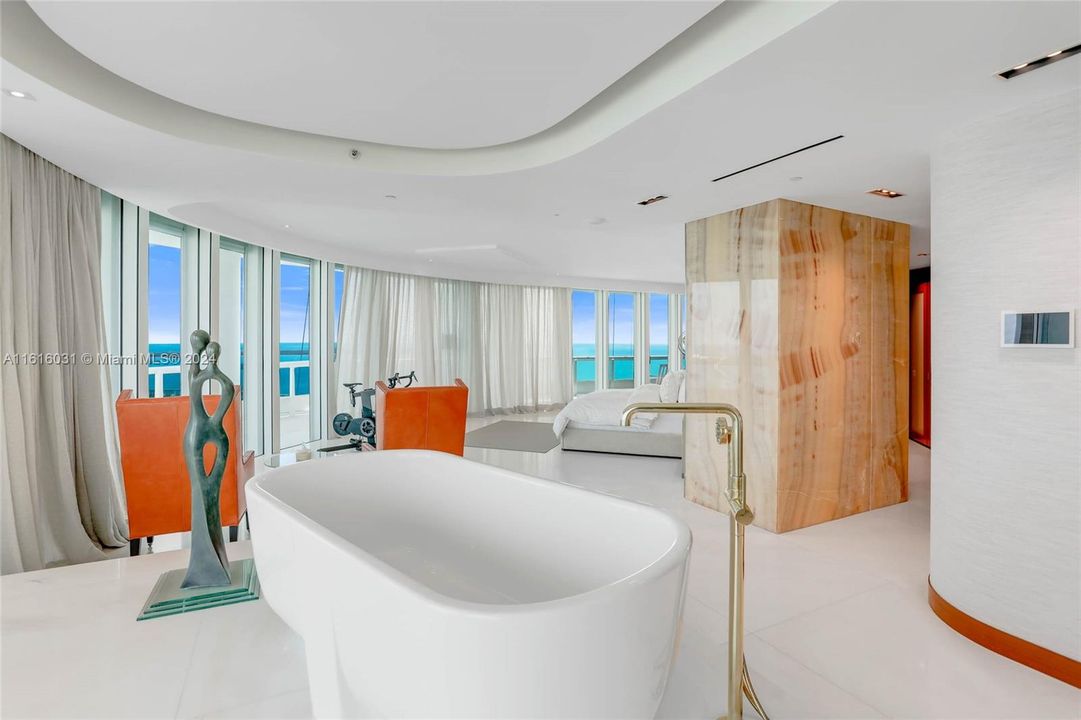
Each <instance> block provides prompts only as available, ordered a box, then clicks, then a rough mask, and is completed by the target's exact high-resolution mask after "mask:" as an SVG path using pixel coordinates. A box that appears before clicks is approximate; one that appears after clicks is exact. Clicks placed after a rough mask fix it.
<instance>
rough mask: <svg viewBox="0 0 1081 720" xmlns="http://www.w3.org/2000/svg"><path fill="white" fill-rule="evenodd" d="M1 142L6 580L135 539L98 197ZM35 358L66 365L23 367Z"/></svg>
mask: <svg viewBox="0 0 1081 720" xmlns="http://www.w3.org/2000/svg"><path fill="white" fill-rule="evenodd" d="M0 141H2V148H0V166H2V170H0V209H2V211H3V212H0V218H2V220H0V360H2V362H0V408H2V415H0V475H2V478H0V493H2V495H0V504H2V506H3V518H2V525H0V532H2V551H0V572H3V573H10V572H20V571H24V570H36V569H40V568H43V567H49V566H52V565H62V564H68V563H76V562H85V561H89V560H100V559H102V558H104V557H105V554H104V552H103V550H102V548H103V547H123V546H125V545H126V544H127V534H128V530H127V522H126V520H125V513H124V502H123V499H122V498H123V486H122V484H121V479H120V463H119V446H118V443H117V435H116V420H115V414H114V409H113V405H112V392H111V390H110V388H109V376H108V372H107V367H106V366H105V365H104V364H101V363H99V362H98V357H99V355H100V354H101V353H104V352H105V341H104V338H105V329H104V314H103V311H102V301H101V274H100V273H101V250H100V247H101V191H100V190H98V188H96V187H94V186H93V185H90V184H88V183H86V182H83V181H82V180H80V179H79V178H76V177H75V176H73V175H70V174H69V173H67V172H64V171H63V170H61V169H60V168H58V167H56V166H55V165H52V164H51V163H49V162H47V161H45V160H44V159H42V158H41V157H39V156H38V155H35V154H34V153H32V152H30V151H29V150H27V149H26V148H24V147H22V146H21V145H19V144H18V143H16V142H14V141H13V140H11V139H10V138H8V137H7V136H0ZM38 353H46V354H52V358H53V360H59V362H45V363H42V362H35V363H29V362H22V361H23V360H24V357H25V356H26V355H37V354H38ZM61 355H66V356H67V357H66V358H62V357H61ZM87 358H89V360H90V361H89V362H87Z"/></svg>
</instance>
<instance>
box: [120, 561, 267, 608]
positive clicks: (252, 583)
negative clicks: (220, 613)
mask: <svg viewBox="0 0 1081 720" xmlns="http://www.w3.org/2000/svg"><path fill="white" fill-rule="evenodd" d="M187 572H188V570H187V568H180V569H178V570H170V571H169V572H167V573H163V574H162V576H161V577H160V578H158V582H157V584H156V585H154V589H153V590H151V591H150V597H148V598H147V599H146V604H145V605H143V611H142V612H140V613H139V617H138V618H137V619H138V620H152V619H153V618H157V617H165V616H166V615H179V614H180V613H187V612H194V611H196V610H203V609H205V608H212V607H221V606H222V605H233V604H235V603H242V602H247V601H248V600H257V599H259V575H258V574H257V573H256V572H255V561H254V560H253V559H251V558H246V559H244V560H233V561H232V562H230V563H229V577H230V579H231V580H232V581H233V582H232V583H230V584H229V585H222V586H219V587H204V588H181V587H180V583H182V582H184V575H186V574H187Z"/></svg>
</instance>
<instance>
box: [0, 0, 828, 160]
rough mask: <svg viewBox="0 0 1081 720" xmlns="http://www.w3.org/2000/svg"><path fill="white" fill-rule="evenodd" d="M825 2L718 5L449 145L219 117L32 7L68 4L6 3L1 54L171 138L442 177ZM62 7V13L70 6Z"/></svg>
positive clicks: (651, 86) (542, 147)
mask: <svg viewBox="0 0 1081 720" xmlns="http://www.w3.org/2000/svg"><path fill="white" fill-rule="evenodd" d="M831 4H832V3H831V2H798V3H796V2H793V3H787V2H780V3H747V2H725V3H721V4H720V5H719V6H718V7H717V8H715V9H714V10H712V11H710V12H709V13H707V14H706V15H705V16H704V17H702V18H701V19H700V20H698V21H697V22H695V23H694V24H693V25H691V26H690V27H689V28H688V29H687V30H685V31H684V32H682V33H681V34H679V35H678V36H677V37H675V38H674V39H673V40H671V41H670V42H668V43H667V44H665V45H664V46H663V47H661V48H660V49H659V50H657V51H656V52H655V53H653V54H652V55H650V56H648V57H646V58H645V59H644V60H643V61H642V62H641V63H640V64H638V65H637V66H636V67H634V68H633V69H631V70H630V71H629V72H627V73H626V74H625V75H623V76H622V77H620V78H618V79H617V80H615V81H614V82H612V84H610V85H608V87H606V88H604V89H603V90H601V91H600V92H599V93H598V94H596V95H595V96H594V97H592V98H591V99H589V100H588V101H586V102H585V103H584V104H583V105H581V106H580V107H578V108H577V109H574V110H572V111H571V112H570V113H569V114H568V115H567V116H566V117H564V118H562V119H560V120H558V122H555V124H553V125H551V126H549V127H548V128H546V129H542V130H539V131H537V132H534V133H533V134H531V135H528V136H526V137H522V138H520V139H515V140H512V141H509V142H503V143H500V144H494V145H486V146H478V147H467V148H451V149H448V148H438V147H417V146H407V145H394V144H386V143H379V142H372V141H370V140H366V139H364V138H342V137H333V136H329V135H320V134H315V133H311V132H301V131H297V130H290V129H287V128H283V127H274V126H271V125H266V124H261V123H257V122H250V121H247V120H240V119H236V118H233V117H228V116H226V115H221V114H217V113H214V112H209V111H207V110H201V109H199V108H197V107H194V106H192V105H188V104H185V103H182V102H178V101H176V100H173V99H170V98H168V97H166V96H164V95H160V94H158V93H156V92H154V91H152V90H149V89H147V88H146V87H143V86H142V85H138V84H136V83H134V82H131V81H130V80H126V79H125V78H123V77H121V76H119V75H117V74H115V73H113V72H111V71H109V70H107V69H106V68H105V67H102V66H101V65H99V64H97V63H95V62H94V61H93V60H91V59H90V58H88V57H86V56H85V55H83V54H81V53H80V52H79V51H78V50H76V49H75V48H74V47H72V46H71V45H69V44H68V43H67V42H65V41H64V39H63V38H62V37H61V36H59V35H57V34H56V33H55V32H54V31H53V30H52V29H51V28H50V27H49V25H47V24H46V22H45V21H44V20H43V19H42V17H40V16H39V15H38V14H37V13H36V12H35V8H36V9H38V10H41V11H42V13H43V14H44V15H45V16H46V17H53V18H54V22H57V21H58V20H59V18H60V17H61V11H62V10H63V9H64V6H65V5H67V4H60V7H59V8H52V6H51V4H50V3H35V5H34V7H33V8H32V7H31V6H30V5H28V4H27V3H26V2H23V0H12V1H11V2H5V3H4V7H3V10H4V18H3V19H4V22H3V35H2V53H3V57H4V58H5V59H6V60H8V61H9V62H11V63H12V64H13V65H15V66H17V67H19V68H21V69H22V70H24V71H25V72H27V73H29V74H30V75H33V76H34V77H37V78H38V79H40V80H42V81H43V82H47V83H49V84H50V85H52V86H53V87H55V88H57V89H58V90H60V91H62V92H65V93H67V94H68V95H71V96H72V97H75V98H77V99H79V100H81V101H82V102H85V103H88V104H90V105H93V106H95V107H98V108H100V109H102V110H105V111H108V112H110V113H112V114H114V115H116V116H118V117H121V118H123V119H125V120H128V121H130V122H133V123H136V124H138V125H141V126H144V127H146V128H149V129H153V130H156V131H159V132H163V133H167V134H170V135H174V136H176V137H180V138H185V139H188V140H194V141H197V142H202V143H209V144H212V145H220V146H227V147H232V148H237V149H242V150H248V151H252V152H258V153H263V154H267V155H278V156H283V157H289V158H294V159H298V160H306V161H316V162H321V163H339V164H347V163H356V164H358V165H360V166H362V167H363V168H365V169H367V170H379V171H386V172H394V173H403V174H424V175H444V176H458V175H483V174H492V173H502V172H512V171H516V170H523V169H527V168H531V167H537V166H540V165H546V164H548V163H552V162H555V161H557V160H561V159H563V158H567V157H570V156H572V155H575V154H577V153H579V152H581V151H583V150H585V149H587V148H589V147H591V146H593V145H595V144H597V143H599V142H601V141H602V140H604V139H606V138H608V137H610V136H611V135H613V134H614V133H616V132H618V131H619V130H621V129H623V128H624V127H626V126H628V125H630V124H631V123H633V122H634V121H635V120H638V119H639V118H641V117H643V116H644V115H646V114H647V113H649V112H650V111H652V110H655V109H657V108H659V107H660V106H662V105H664V104H665V103H667V102H669V101H671V100H672V99H674V98H676V97H678V96H679V95H681V94H683V93H684V92H686V91H687V90H690V89H691V88H693V87H695V86H696V85H698V84H699V83H701V82H703V81H704V80H706V79H708V78H709V77H711V76H713V75H715V74H716V73H718V72H720V71H721V70H723V69H724V68H726V67H728V66H729V65H731V64H732V63H734V62H736V61H738V60H740V59H741V58H743V57H745V56H747V55H749V54H750V53H752V52H754V51H755V50H757V49H759V48H760V47H762V46H764V45H765V44H767V43H769V42H770V41H771V40H773V39H774V38H776V37H778V36H780V35H782V34H784V33H785V32H787V31H789V30H791V29H793V28H795V27H797V26H798V25H800V24H802V23H803V22H805V21H806V20H809V19H810V18H812V17H814V16H815V15H817V14H818V13H819V12H821V11H822V10H824V9H825V8H827V7H829V6H830V5H831ZM183 5H184V6H187V5H189V4H187V3H184V4H183ZM199 6H202V7H203V8H204V12H205V11H206V10H207V9H208V8H206V5H205V4H201V3H192V4H190V7H189V8H187V9H192V10H196V9H198V7H199ZM122 7H123V6H122ZM128 8H130V6H128ZM68 9H69V11H70V9H71V8H70V6H68ZM187 9H186V10H185V12H187ZM124 10H125V11H127V9H126V8H124ZM324 14H325V13H324ZM325 17H327V18H332V17H333V16H332V15H325ZM183 50H184V45H183V44H181V45H180V46H178V48H177V51H181V52H182V51H183ZM362 77H363V72H358V83H357V84H358V87H356V88H340V92H343V93H348V92H363V86H362V82H360V80H361V79H362ZM278 90H279V91H280V88H279V89H278ZM280 102H282V103H288V102H290V99H289V98H288V97H281V98H280ZM354 151H357V152H354Z"/></svg>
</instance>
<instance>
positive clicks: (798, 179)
mask: <svg viewBox="0 0 1081 720" xmlns="http://www.w3.org/2000/svg"><path fill="white" fill-rule="evenodd" d="M788 179H789V180H791V181H792V182H800V181H801V180H803V176H802V175H793V176H792V177H790V178H788Z"/></svg>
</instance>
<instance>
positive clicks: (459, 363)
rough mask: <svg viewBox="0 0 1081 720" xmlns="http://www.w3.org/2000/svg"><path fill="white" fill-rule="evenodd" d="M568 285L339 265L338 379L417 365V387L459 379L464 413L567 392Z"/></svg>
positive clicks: (549, 399) (557, 398) (375, 376)
mask: <svg viewBox="0 0 1081 720" xmlns="http://www.w3.org/2000/svg"><path fill="white" fill-rule="evenodd" d="M570 297H571V291H570V290H568V289H564V288H547V287H528V286H519V285H497V284H489V283H475V282H465V281H461V280H445V279H441V278H428V277H420V276H416V275H402V274H398V273H388V272H382V271H379V270H368V269H366V268H355V267H349V268H346V272H345V287H344V289H343V293H342V310H341V330H340V332H341V335H340V337H341V340H340V343H339V348H338V361H337V367H336V372H337V377H338V381H339V390H338V397H337V405H338V408H339V409H342V410H344V409H347V408H348V406H349V397H348V391H346V390H345V389H344V388H342V387H341V386H340V383H342V382H353V381H356V382H363V383H365V384H368V385H370V384H374V383H375V381H376V380H379V379H381V378H386V377H387V376H388V375H392V374H393V373H394V372H396V371H397V372H408V371H410V370H416V372H417V377H418V378H419V381H420V383H421V384H424V385H445V384H449V383H451V382H453V381H454V378H456V377H460V378H461V379H462V380H463V381H464V382H465V383H466V385H468V386H469V410H470V412H474V413H477V412H492V413H500V412H506V413H510V412H530V411H535V410H541V409H546V408H554V407H559V406H561V405H564V404H566V403H567V402H569V401H570V400H571V398H572V397H573V395H574V390H573V382H572V380H573V378H572V376H571V375H572V370H571V329H570V314H571V313H570Z"/></svg>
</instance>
